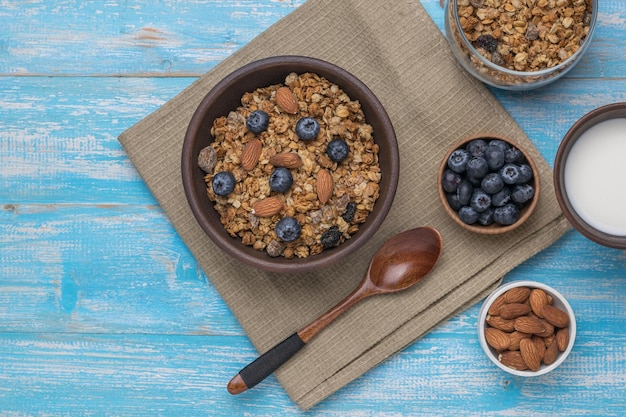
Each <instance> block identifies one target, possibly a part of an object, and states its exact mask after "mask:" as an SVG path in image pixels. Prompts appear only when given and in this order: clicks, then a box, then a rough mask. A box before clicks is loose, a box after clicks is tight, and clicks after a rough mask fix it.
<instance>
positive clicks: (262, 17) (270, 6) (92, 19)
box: [0, 0, 626, 78]
mask: <svg viewBox="0 0 626 417" xmlns="http://www.w3.org/2000/svg"><path fill="white" fill-rule="evenodd" d="M302 3H304V0H290V1H258V0H246V1H237V2H229V1H219V0H210V1H205V2H188V1H171V2H152V3H150V4H147V3H145V2H143V1H141V0H133V1H128V2H123V3H114V2H108V3H101V2H93V1H90V2H84V1H79V0H72V1H66V2H63V3H59V4H53V5H49V4H47V3H46V2H26V3H24V2H18V1H4V2H2V3H0V27H2V28H3V31H2V32H1V33H0V74H3V75H48V74H52V75H86V74H90V75H96V76H103V75H106V76H111V75H113V76H116V75H124V76H128V75H142V76H189V75H195V76H197V75H200V74H202V73H204V72H206V71H208V70H209V69H211V68H212V67H213V66H215V65H216V64H217V63H219V62H220V61H221V60H223V59H224V58H226V57H227V56H229V55H230V54H232V53H233V52H235V51H236V50H238V49H239V48H241V47H242V46H243V45H245V44H246V43H247V42H248V41H250V40H251V39H252V38H254V37H255V36H256V35H258V34H259V33H261V32H262V31H263V30H264V29H265V28H267V27H268V26H270V25H271V24H272V23H274V22H276V21H277V20H278V19H280V18H281V17H283V16H286V15H287V14H288V13H289V12H291V11H293V10H294V9H296V8H297V7H298V6H299V5H301V4H302ZM421 3H422V4H423V5H424V6H425V7H426V9H427V11H428V12H429V13H430V14H431V16H433V18H434V20H435V21H436V22H437V23H438V25H439V26H440V28H443V12H442V10H441V7H440V6H439V0H422V1H421ZM599 12H600V14H599V20H598V22H599V24H598V29H597V32H596V34H595V36H594V44H593V45H592V48H590V50H589V51H588V53H587V54H586V57H585V59H584V60H583V61H581V62H580V63H579V65H578V66H577V68H575V70H574V71H573V72H571V73H570V74H568V77H575V78H580V77H593V78H597V77H605V78H612V77H621V76H623V74H624V73H625V72H626V48H624V43H623V41H616V36H615V33H616V32H618V31H619V30H623V28H624V21H625V20H626V2H624V1H623V0H619V1H600V10H599ZM76 62H81V63H82V65H81V66H80V67H77V66H76Z"/></svg>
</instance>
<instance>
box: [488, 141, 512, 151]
mask: <svg viewBox="0 0 626 417" xmlns="http://www.w3.org/2000/svg"><path fill="white" fill-rule="evenodd" d="M489 146H497V147H498V148H500V149H501V150H502V152H506V151H507V150H508V149H509V148H510V146H509V144H508V143H506V142H505V141H503V140H500V139H493V140H490V141H489Z"/></svg>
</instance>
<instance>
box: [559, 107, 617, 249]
mask: <svg viewBox="0 0 626 417" xmlns="http://www.w3.org/2000/svg"><path fill="white" fill-rule="evenodd" d="M616 118H626V102H618V103H611V104H607V105H604V106H601V107H598V108H596V109H594V110H591V111H590V112H588V113H586V114H585V115H583V116H582V117H581V118H580V119H578V120H577V121H576V122H575V123H574V124H573V125H572V127H570V129H569V130H568V131H567V133H566V134H565V136H564V137H563V140H561V144H560V145H559V148H558V150H557V152H556V156H555V159H554V171H553V179H554V189H555V192H556V199H557V201H558V203H559V205H560V206H561V211H562V212H563V215H565V218H566V219H567V220H568V221H569V223H570V224H571V225H572V226H574V228H575V229H576V230H578V231H579V232H580V233H581V234H582V235H583V236H585V237H586V238H588V239H590V240H592V241H594V242H596V243H598V244H600V245H603V246H607V247H611V248H615V249H626V236H616V235H611V234H609V233H606V232H602V231H600V230H598V229H596V228H594V227H593V226H591V225H589V224H588V223H587V222H585V220H583V219H582V218H581V217H580V216H579V215H578V213H576V210H574V207H573V206H572V204H571V202H570V201H569V198H568V197H567V192H566V190H565V165H566V164H565V162H566V159H567V156H568V155H569V152H570V150H571V149H572V147H573V146H574V144H575V143H576V141H577V140H578V138H580V136H581V135H582V134H583V133H584V132H586V131H587V130H588V129H589V128H591V127H592V126H595V125H597V124H599V123H601V122H604V121H606V120H611V119H616Z"/></svg>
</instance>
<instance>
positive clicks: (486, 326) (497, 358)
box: [478, 281, 576, 377]
mask: <svg viewBox="0 0 626 417" xmlns="http://www.w3.org/2000/svg"><path fill="white" fill-rule="evenodd" d="M478 338H479V340H480V345H481V347H482V348H483V350H484V351H485V354H486V355H487V357H489V359H490V360H491V361H492V362H493V363H495V364H496V365H497V366H498V367H499V368H500V369H502V370H504V371H506V372H508V373H511V374H513V375H518V376H525V377H529V376H539V375H543V374H546V373H548V372H550V371H552V370H554V369H555V368H556V367H558V366H559V365H560V364H561V363H563V361H564V360H565V358H567V356H568V355H569V353H570V352H571V350H572V347H573V346H574V340H575V338H576V318H575V316H574V312H573V310H572V308H571V306H570V305H569V303H568V302H567V300H566V299H565V297H563V295H562V294H561V293H559V292H558V291H557V290H555V289H554V288H552V287H550V286H548V285H545V284H542V283H540V282H535V281H514V282H510V283H508V284H505V285H502V286H501V287H499V288H498V289H497V290H496V291H495V292H493V293H492V294H491V295H490V296H489V297H487V299H486V300H485V302H484V304H483V306H482V308H481V310H480V313H479V316H478Z"/></svg>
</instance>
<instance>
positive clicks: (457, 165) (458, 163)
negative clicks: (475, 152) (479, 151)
mask: <svg viewBox="0 0 626 417" xmlns="http://www.w3.org/2000/svg"><path fill="white" fill-rule="evenodd" d="M469 159H470V154H469V152H467V151H466V150H465V149H456V150H455V151H453V152H452V153H451V154H450V156H449V157H448V168H450V169H451V170H452V171H454V172H458V173H459V174H462V173H463V172H465V168H466V167H467V161H469Z"/></svg>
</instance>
